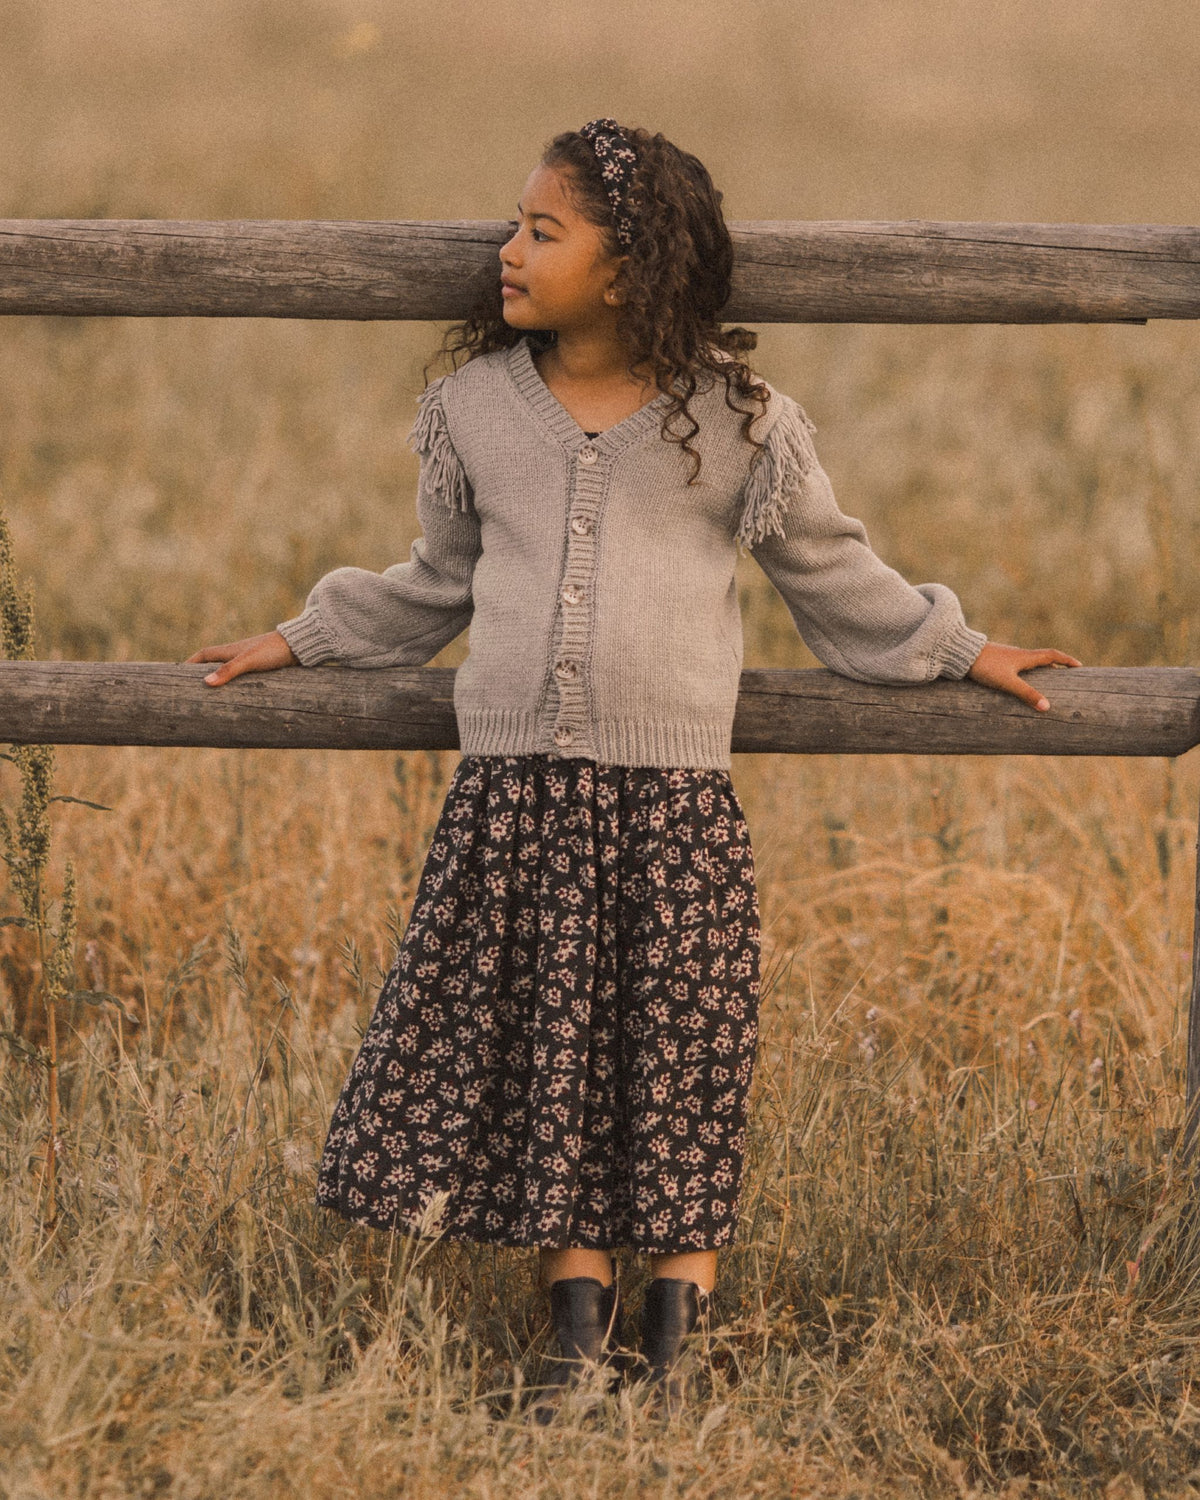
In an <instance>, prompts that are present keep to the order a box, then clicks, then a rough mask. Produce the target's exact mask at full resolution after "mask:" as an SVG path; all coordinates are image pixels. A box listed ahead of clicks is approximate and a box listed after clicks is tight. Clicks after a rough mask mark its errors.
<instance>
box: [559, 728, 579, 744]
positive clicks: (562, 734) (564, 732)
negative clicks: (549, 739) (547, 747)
mask: <svg viewBox="0 0 1200 1500" xmlns="http://www.w3.org/2000/svg"><path fill="white" fill-rule="evenodd" d="M574 738H575V731H574V730H573V729H568V728H567V726H566V725H565V724H560V725H559V726H558V728H557V729H556V730H555V731H554V743H555V744H556V745H569V744H570V743H571V741H572V740H573V739H574Z"/></svg>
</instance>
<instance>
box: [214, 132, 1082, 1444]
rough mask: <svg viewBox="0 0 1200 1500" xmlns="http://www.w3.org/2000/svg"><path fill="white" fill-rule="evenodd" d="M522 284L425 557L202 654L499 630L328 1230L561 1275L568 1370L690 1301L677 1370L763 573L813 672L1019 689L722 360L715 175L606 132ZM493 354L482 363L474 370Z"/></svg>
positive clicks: (465, 364)
mask: <svg viewBox="0 0 1200 1500" xmlns="http://www.w3.org/2000/svg"><path fill="white" fill-rule="evenodd" d="M517 212H518V215H519V217H518V219H517V220H516V221H514V224H513V233H512V236H511V238H510V239H509V240H508V241H507V243H506V244H505V245H504V246H503V247H502V249H501V250H500V274H499V276H497V275H496V274H495V271H491V272H490V273H489V275H488V278H487V282H486V285H484V286H483V287H482V288H481V290H480V293H479V298H478V300H477V302H476V305H475V310H474V311H473V313H472V314H471V315H470V316H469V317H468V318H467V319H466V321H465V322H463V323H461V324H458V325H456V326H455V327H454V328H452V329H451V330H450V331H449V332H448V333H447V335H446V337H445V339H444V340H443V346H442V352H443V353H444V354H449V355H450V356H451V357H452V363H453V365H454V369H453V372H452V373H450V374H447V375H443V376H441V377H440V378H439V379H437V380H435V381H433V382H432V383H431V384H429V385H427V387H426V389H425V391H424V393H423V394H422V396H421V399H420V410H419V416H418V418H417V421H416V424H415V427H414V429H413V433H412V436H411V438H410V442H411V444H412V446H413V447H414V448H415V449H416V451H417V452H418V453H419V454H420V455H421V459H422V463H421V470H420V478H419V481H418V488H417V515H418V519H419V521H420V523H421V526H422V528H423V535H422V536H421V537H420V538H419V539H418V540H417V541H416V542H414V543H413V547H412V553H411V557H410V559H409V561H407V562H405V563H402V564H397V565H396V566H394V567H391V568H388V569H387V570H386V571H384V572H383V573H382V574H377V573H371V572H367V571H365V570H363V569H360V568H339V569H337V570H336V571H334V572H332V573H330V574H328V575H326V576H325V577H324V578H322V579H321V580H320V581H319V582H318V583H317V584H316V586H315V587H314V588H313V590H312V592H311V593H310V595H309V597H308V601H307V604H306V607H305V609H304V610H303V612H302V613H301V614H299V615H297V616H296V617H295V618H294V619H291V620H287V621H285V622H283V623H282V624H280V625H279V626H278V627H277V629H276V630H274V631H271V632H268V633H267V634H266V635H260V636H255V637H252V638H250V639H248V640H243V641H237V642H234V643H231V644H228V645H223V646H210V647H207V648H205V649H203V650H200V651H198V652H196V653H195V655H193V656H192V657H190V658H189V660H190V661H193V662H213V661H217V662H223V663H224V664H225V665H223V666H222V667H220V668H219V669H218V670H216V671H213V672H211V673H210V674H209V675H208V676H207V677H206V678H205V679H204V680H205V682H207V683H209V684H211V685H212V686H214V687H216V686H219V685H221V684H223V683H226V682H229V681H230V680H231V679H232V678H234V677H236V676H238V675H239V674H240V673H243V672H251V671H265V670H269V669H272V668H276V667H284V666H291V665H295V664H297V663H300V664H302V665H304V666H311V665H315V664H317V663H320V662H328V661H335V660H336V661H340V662H342V663H344V664H345V665H347V666H354V667H386V666H392V665H405V666H417V665H421V664H423V663H425V662H428V661H429V660H430V659H431V658H432V657H433V656H434V655H435V654H436V652H437V651H438V650H439V649H440V648H441V647H442V646H444V645H445V644H446V643H447V642H449V641H451V640H453V639H454V637H455V636H457V635H458V634H459V633H460V631H462V629H463V628H464V627H465V626H467V625H468V624H469V625H470V651H469V654H468V656H467V658H466V660H465V661H464V662H463V664H462V666H461V667H460V668H459V669H458V672H457V674H456V678H455V686H454V705H455V713H456V717H457V721H458V727H459V736H460V745H461V750H462V758H461V759H460V761H459V763H458V765H457V767H456V769H455V771H454V774H453V776H452V778H451V781H450V786H449V789H448V791H447V795H446V799H445V803H444V806H443V808H442V812H441V815H440V818H439V821H438V824H437V827H436V830H435V832H434V834H433V838H432V842H431V844H430V848H429V851H428V854H427V857H426V861H425V865H424V868H423V871H422V874H421V878H420V881H419V884H418V889H417V893H416V897H415V900H414V904H413V910H412V914H411V916H410V920H409V923H408V927H407V930H406V932H405V935H404V939H403V942H402V944H401V947H400V950H399V953H398V955H397V957H396V960H395V963H394V965H393V967H392V969H391V971H390V973H389V974H388V976H387V979H386V982H385V983H384V985H383V989H382V992H381V994H380V996H379V1000H378V1004H377V1006H376V1009H375V1012H374V1015H373V1018H372V1020H371V1023H370V1026H369V1028H368V1030H367V1032H366V1034H365V1036H364V1039H363V1043H362V1047H361V1049H360V1051H359V1054H358V1057H357V1059H356V1061H355V1063H354V1066H353V1068H352V1070H351V1072H350V1075H349V1077H348V1079H347V1080H346V1083H345V1086H344V1088H343V1090H342V1093H341V1096H340V1098H339V1100H338V1102H337V1106H336V1108H335V1110H334V1114H333V1120H332V1123H331V1126H330V1129H329V1134H328V1140H327V1142H326V1145H325V1149H324V1154H323V1157H322V1160H321V1164H320V1169H319V1182H318V1192H317V1196H318V1201H319V1202H320V1203H322V1204H325V1205H327V1206H329V1207H330V1208H333V1209H336V1210H338V1211H339V1212H340V1213H342V1214H344V1215H346V1216H348V1217H350V1218H352V1219H357V1220H361V1221H363V1222H365V1223H368V1224H373V1225H377V1226H379V1227H380V1228H385V1229H387V1228H395V1227H401V1228H405V1229H408V1230H412V1229H414V1228H415V1227H416V1225H417V1224H418V1222H419V1220H420V1219H421V1215H422V1211H423V1210H424V1209H426V1208H427V1206H428V1205H429V1203H430V1200H431V1199H432V1198H433V1197H434V1195H435V1194H438V1193H442V1194H444V1195H446V1196H445V1199H444V1203H445V1208H444V1219H443V1222H442V1226H441V1228H442V1232H444V1233H445V1234H447V1235H448V1236H450V1237H453V1238H470V1239H475V1240H482V1241H490V1242H493V1243H498V1244H506V1245H531V1246H533V1245H536V1246H538V1247H539V1249H540V1254H541V1279H542V1284H543V1285H544V1286H545V1287H547V1288H548V1290H549V1299H550V1306H551V1312H552V1321H553V1326H554V1329H555V1332H556V1336H557V1340H558V1346H559V1347H558V1358H557V1360H556V1363H555V1365H554V1368H553V1372H552V1376H551V1380H550V1382H549V1390H550V1393H551V1394H550V1397H548V1398H546V1399H544V1400H543V1401H542V1402H541V1403H540V1404H539V1405H538V1406H537V1408H536V1409H537V1411H538V1413H539V1415H544V1414H547V1413H550V1412H552V1411H553V1404H554V1398H556V1397H557V1396H559V1395H560V1394H561V1391H562V1389H563V1387H564V1386H565V1385H566V1384H567V1383H568V1381H569V1379H570V1378H571V1377H572V1375H573V1373H574V1372H576V1371H578V1370H581V1369H582V1368H584V1367H585V1366H586V1364H587V1363H588V1362H594V1361H601V1360H604V1359H605V1358H606V1357H607V1356H608V1354H609V1353H610V1351H611V1350H612V1348H613V1347H614V1346H615V1345H616V1344H618V1343H619V1317H620V1308H619V1296H618V1290H617V1284H616V1261H615V1259H613V1258H612V1257H611V1252H612V1250H613V1249H614V1247H616V1246H618V1245H622V1244H623V1245H629V1246H633V1247H636V1248H638V1249H641V1250H644V1251H646V1252H647V1253H648V1254H649V1256H650V1257H651V1269H652V1276H653V1279H652V1281H651V1284H650V1290H649V1293H648V1295H647V1297H646V1301H645V1305H644V1308H643V1315H642V1355H643V1356H644V1361H645V1366H646V1368H647V1370H648V1371H649V1373H650V1374H651V1376H652V1377H653V1378H654V1379H655V1380H656V1381H657V1382H659V1383H660V1386H661V1387H662V1388H663V1389H664V1390H665V1392H666V1394H667V1396H668V1398H669V1399H670V1400H672V1401H673V1402H676V1403H677V1401H678V1399H679V1394H680V1388H679V1383H678V1382H679V1374H678V1369H677V1359H678V1355H679V1353H680V1349H681V1347H682V1345H683V1342H684V1340H685V1338H686V1337H687V1335H688V1334H689V1333H690V1332H691V1331H692V1329H693V1327H694V1326H695V1324H696V1322H697V1319H698V1318H699V1317H700V1315H701V1313H702V1312H703V1311H704V1310H705V1308H706V1306H707V1302H708V1298H709V1295H710V1293H711V1291H712V1288H713V1284H714V1280H715V1277H716V1261H717V1250H718V1248H719V1247H720V1246H722V1245H725V1244H727V1243H728V1242H729V1240H730V1239H731V1238H732V1236H733V1234H734V1232H735V1228H736V1224H737V1211H738V1195H739V1189H740V1183H741V1177H742V1164H743V1150H744V1141H745V1120H746V1098H747V1093H748V1090H749V1088H750V1083H751V1074H752V1068H753V1063H754V1052H755V1039H756V1025H757V1006H758V983H759V968H758V957H759V943H760V930H759V917H758V905H757V898H756V892H755V884H754V868H753V855H752V851H751V847H750V840H749V836H748V833H747V826H746V822H745V819H744V816H743V813H742V809H741V806H740V804H739V801H738V798H737V796H736V794H735V792H734V788H733V785H732V783H731V781H730V756H729V750H730V737H731V726H732V720H733V714H734V707H735V703H736V700H737V691H738V679H739V674H740V670H741V662H742V635H741V620H740V616H739V610H738V596H737V589H736V585H735V581H734V566H735V562H736V558H737V546H738V544H739V543H741V544H743V545H744V546H745V547H746V548H748V549H749V550H750V552H751V553H752V555H753V556H754V557H755V558H756V560H757V561H758V563H759V564H760V565H761V566H762V567H763V569H764V570H765V572H766V573H767V576H768V577H769V578H770V579H771V581H772V583H773V584H774V585H775V587H776V588H777V589H778V590H779V592H780V593H781V595H782V596H783V598H784V600H785V601H786V603H787V606H788V609H789V611H790V613H791V615H792V617H793V619H794V621H795V623H796V626H797V628H798V629H799V631H800V633H801V635H802V636H803V638H804V640H805V641H806V642H807V643H808V644H809V646H810V647H811V648H812V650H813V651H814V652H815V653H816V655H817V656H818V657H819V658H820V659H821V660H822V661H823V662H825V663H826V664H827V665H828V666H829V667H831V668H833V669H834V670H835V671H838V672H842V673H845V674H847V675H849V676H852V677H858V678H861V679H865V680H868V681H875V682H889V683H907V682H927V681H929V680H931V679H933V678H935V677H938V676H945V677H954V678H961V677H963V676H967V675H969V676H971V677H973V678H975V679H976V680H977V681H979V682H982V683H986V684H989V685H990V686H992V687H995V688H999V689H1003V690H1005V691H1007V692H1010V693H1013V694H1015V695H1016V696H1017V697H1019V698H1021V699H1023V700H1024V701H1026V702H1027V703H1029V704H1031V705H1032V706H1033V707H1034V708H1035V709H1037V710H1040V711H1043V712H1044V711H1045V710H1046V709H1047V708H1048V707H1049V704H1048V703H1047V701H1046V699H1045V698H1044V697H1043V696H1042V695H1041V693H1039V692H1038V691H1037V690H1036V689H1034V688H1033V687H1031V686H1030V685H1029V684H1027V683H1026V682H1024V681H1023V680H1022V679H1021V677H1020V676H1019V675H1018V674H1019V673H1021V672H1023V671H1024V670H1026V669H1027V668H1030V667H1035V666H1043V665H1047V664H1051V663H1057V664H1062V665H1066V666H1078V665H1079V663H1078V662H1077V661H1075V659H1074V658H1073V657H1070V656H1067V655H1065V654H1064V653H1063V652H1061V651H1050V650H1046V651H1026V650H1021V649H1019V648H1017V647H1012V646H1000V645H995V644H987V643H986V641H985V637H984V636H983V635H981V634H980V633H979V632H978V631H976V630H972V629H970V628H969V627H968V626H967V625H966V623H965V622H964V619H963V615H962V611H961V610H960V608H959V604H958V600H957V599H956V598H955V596H954V594H953V593H951V591H950V590H949V589H948V588H946V587H944V586H943V585H940V584H923V585H921V586H920V587H919V588H914V587H912V586H910V585H909V584H908V583H906V582H905V581H904V580H903V579H902V578H901V577H900V576H899V575H898V574H897V573H895V572H893V571H892V570H891V569H890V568H888V567H887V566H886V565H885V564H884V563H882V562H881V561H880V560H879V559H878V558H877V557H876V556H875V554H874V553H873V552H872V551H871V550H870V548H869V546H868V544H867V539H866V534H865V532H864V530H863V528H862V526H861V525H860V524H859V523H858V522H857V521H854V520H850V519H848V518H847V517H846V516H844V515H843V514H842V513H841V512H840V511H839V509H838V507H837V505H836V503H835V501H834V498H833V495H832V492H831V489H830V485H829V481H828V479H827V478H826V475H825V473H824V471H823V470H822V468H821V466H820V464H819V463H818V462H817V458H816V455H815V453H814V451H813V446H812V440H811V434H812V432H813V430H814V429H813V427H812V424H811V423H810V422H809V421H808V418H807V417H806V416H805V414H804V412H803V411H802V410H801V408H800V407H799V406H798V405H797V404H796V402H795V401H793V400H792V399H791V398H790V397H789V396H786V395H783V394H781V393H780V392H778V391H776V390H774V389H773V388H772V387H771V386H770V385H769V384H768V383H767V382H766V381H764V380H762V379H761V378H759V377H757V376H756V375H754V374H753V372H752V371H751V369H750V367H749V366H748V365H747V363H746V362H745V361H744V359H743V358H742V356H743V355H744V354H745V353H746V352H748V351H749V350H752V349H753V348H754V347H755V342H756V340H755V335H754V334H752V333H750V332H748V331H747V330H745V329H742V328H722V326H721V324H720V315H721V309H722V308H723V307H724V305H725V303H726V301H727V299H728V297H729V293H730V278H731V270H732V264H733V253H732V245H731V242H730V238H729V234H728V230H727V228H726V225H725V222H724V219H723V216H722V211H721V194H720V193H719V192H717V191H716V189H715V188H714V186H713V184H712V181H711V179H710V177H709V174H708V172H707V171H706V170H705V168H704V167H703V166H702V165H701V163H700V162H699V161H698V160H697V159H696V158H695V157H694V156H691V155H689V154H688V153H687V152H685V151H681V150H680V149H679V148H678V147H676V146H674V145H672V144H671V142H670V141H668V140H666V139H665V138H664V137H663V136H661V135H651V134H650V133H648V132H647V131H645V130H641V129H622V128H620V127H619V126H618V125H617V124H616V123H615V122H614V121H613V120H610V119H599V120H592V121H590V122H589V123H588V124H587V125H585V126H584V127H583V128H582V129H581V130H578V131H567V132H566V133H564V134H561V135H558V136H556V137H555V138H554V139H553V140H552V141H551V142H550V144H549V146H548V147H547V149H546V151H545V154H544V155H543V157H542V160H541V162H540V163H539V164H538V166H536V167H535V168H534V170H533V172H532V173H531V174H530V176H529V178H528V180H527V181H526V183H525V185H524V189H523V191H522V193H521V198H520V201H519V202H518V204H517ZM463 354H465V360H462V361H461V362H460V360H459V355H463Z"/></svg>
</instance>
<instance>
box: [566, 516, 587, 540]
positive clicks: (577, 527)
mask: <svg viewBox="0 0 1200 1500" xmlns="http://www.w3.org/2000/svg"><path fill="white" fill-rule="evenodd" d="M571 530H572V531H573V532H574V533H575V535H576V536H591V534H592V521H591V517H590V516H572V517H571Z"/></svg>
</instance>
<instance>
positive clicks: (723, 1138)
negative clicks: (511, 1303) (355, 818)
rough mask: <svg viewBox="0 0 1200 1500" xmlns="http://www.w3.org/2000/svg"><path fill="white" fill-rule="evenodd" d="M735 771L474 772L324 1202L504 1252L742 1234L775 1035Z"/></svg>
mask: <svg viewBox="0 0 1200 1500" xmlns="http://www.w3.org/2000/svg"><path fill="white" fill-rule="evenodd" d="M759 946H760V931H759V914H758V899H757V893H756V890H755V880H754V861H753V855H752V852H751V848H750V838H749V833H748V830H747V827H746V821H745V817H744V816H743V813H742V809H741V805H740V803H739V802H738V799H737V796H736V794H735V792H734V789H733V784H732V781H731V780H730V775H729V772H728V771H722V770H692V769H674V768H671V769H660V768H657V767H650V766H616V765H605V764H601V763H597V762H596V761H592V760H584V759H577V758H576V759H560V758H558V757H552V756H546V755H540V754H537V755H509V756H504V755H470V756H464V757H463V758H462V759H461V760H460V761H459V763H458V765H457V766H456V767H455V770H454V774H453V777H452V778H451V782H450V786H449V789H448V791H447V794H446V799H445V803H444V805H443V807H442V811H441V814H440V816H439V818H438V823H437V827H436V829H435V830H434V833H433V838H432V841H431V844H430V848H429V852H428V855H427V856H426V860H425V865H424V868H423V870H422V873H421V878H420V881H419V883H418V887H417V893H416V896H415V898H414V902H413V910H412V915H411V917H410V919H409V923H408V927H407V929H406V931H405V934H404V938H403V941H402V943H401V946H400V950H399V953H398V955H397V957H396V961H395V963H394V964H393V966H392V968H391V971H390V972H389V974H388V976H387V979H386V981H385V983H384V985H383V989H382V992H381V993H380V996H379V1001H378V1004H377V1005H376V1008H375V1013H374V1015H373V1017H372V1019H371V1023H370V1025H369V1027H368V1028H367V1031H366V1034H365V1036H364V1038H363V1043H362V1047H361V1049H360V1050H359V1053H358V1056H357V1058H356V1060H355V1062H354V1066H353V1068H352V1069H351V1071H350V1074H349V1077H348V1078H347V1080H346V1083H345V1085H344V1087H343V1089H342V1092H341V1095H340V1097H339V1099H338V1102H337V1106H336V1108H335V1109H334V1112H333V1119H332V1122H331V1124H330V1128H329V1135H328V1139H327V1141H326V1144H325V1150H324V1153H323V1155H322V1159H321V1164H320V1169H319V1173H318V1187H317V1202H318V1203H319V1204H322V1205H325V1206H326V1207H329V1208H333V1209H337V1210H338V1211H339V1212H340V1213H342V1214H344V1215H346V1216H347V1217H348V1218H351V1219H357V1220H360V1221H363V1222H365V1223H368V1224H373V1225H376V1226H378V1227H380V1228H393V1227H395V1228H400V1229H406V1230H411V1229H413V1228H414V1227H415V1225H416V1221H417V1220H418V1219H419V1218H420V1216H421V1214H422V1211H423V1210H424V1209H425V1208H426V1207H427V1206H428V1205H429V1203H430V1200H431V1199H432V1198H433V1196H434V1195H435V1194H438V1193H445V1194H447V1195H448V1197H447V1199H446V1200H445V1208H444V1212H443V1217H442V1219H441V1221H440V1226H439V1228H440V1231H441V1232H442V1233H444V1234H445V1235H446V1236H447V1237H448V1238H451V1239H472V1240H482V1241H490V1242H493V1243H498V1244H507V1245H539V1246H544V1247H548V1248H563V1247H565V1246H568V1245H572V1246H587V1247H592V1248H607V1247H612V1246H617V1245H633V1246H637V1247H640V1248H643V1249H647V1250H654V1251H659V1252H668V1253H669V1252H671V1251H680V1250H707V1249H715V1248H716V1247H718V1246H720V1245H723V1244H725V1243H727V1242H728V1241H729V1240H730V1239H731V1238H732V1236H733V1233H734V1230H735V1228H736V1222H737V1211H738V1195H739V1190H740V1186H741V1178H742V1165H743V1157H744V1150H745V1129H746V1097H747V1093H748V1090H749V1087H750V1079H751V1073H752V1070H753V1066H754V1054H755V1042H756V1037H757V1024H758V987H759Z"/></svg>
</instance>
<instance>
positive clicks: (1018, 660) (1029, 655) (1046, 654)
mask: <svg viewBox="0 0 1200 1500" xmlns="http://www.w3.org/2000/svg"><path fill="white" fill-rule="evenodd" d="M1082 665H1083V663H1082V662H1078V661H1076V660H1075V658H1074V657H1073V656H1068V655H1067V653H1066V652H1065V651H1048V650H1047V651H1026V650H1024V649H1023V648H1022V647H1021V646H1000V645H997V644H996V643H995V642H994V641H989V642H988V643H987V645H986V646H985V647H984V648H983V650H982V651H981V652H980V653H979V655H978V656H977V657H976V658H975V661H974V663H973V664H972V666H971V670H970V671H969V672H968V673H967V676H968V677H973V678H974V679H975V681H976V682H982V683H983V684H984V685H985V686H986V687H993V688H999V689H1000V691H1001V692H1003V693H1012V695H1013V696H1014V697H1015V698H1020V699H1022V700H1023V701H1024V702H1025V703H1031V704H1032V705H1033V707H1034V708H1036V709H1037V710H1038V711H1039V712H1041V713H1045V712H1046V710H1047V709H1048V708H1049V707H1050V704H1049V701H1048V700H1047V699H1046V698H1044V697H1043V696H1042V695H1041V693H1040V692H1039V691H1038V690H1037V688H1035V687H1031V686H1030V684H1029V683H1027V682H1026V681H1025V680H1024V678H1022V677H1019V676H1018V675H1017V674H1018V673H1019V672H1027V671H1028V670H1029V668H1030V667H1080V666H1082Z"/></svg>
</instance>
